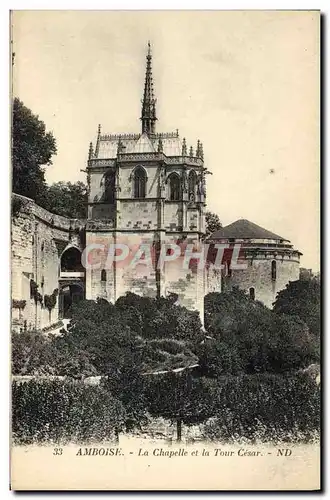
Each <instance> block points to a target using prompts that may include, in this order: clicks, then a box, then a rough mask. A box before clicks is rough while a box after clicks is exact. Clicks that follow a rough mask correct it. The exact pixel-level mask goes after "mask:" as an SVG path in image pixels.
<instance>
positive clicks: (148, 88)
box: [140, 41, 157, 135]
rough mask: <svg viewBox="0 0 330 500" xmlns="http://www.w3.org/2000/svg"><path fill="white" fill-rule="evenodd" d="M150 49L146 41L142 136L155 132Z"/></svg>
mask: <svg viewBox="0 0 330 500" xmlns="http://www.w3.org/2000/svg"><path fill="white" fill-rule="evenodd" d="M151 61H152V55H151V47H150V41H148V52H147V64H146V77H145V82H144V93H143V99H142V112H141V118H140V119H141V121H142V134H144V133H145V134H148V135H149V134H154V133H155V131H156V120H157V118H156V101H157V99H155V97H154V88H153V86H154V84H153V79H152V68H151Z"/></svg>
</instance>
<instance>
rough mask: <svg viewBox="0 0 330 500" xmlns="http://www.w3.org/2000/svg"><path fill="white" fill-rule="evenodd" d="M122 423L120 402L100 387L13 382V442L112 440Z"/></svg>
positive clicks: (51, 382)
mask: <svg viewBox="0 0 330 500" xmlns="http://www.w3.org/2000/svg"><path fill="white" fill-rule="evenodd" d="M124 424H125V410H124V408H123V405H122V404H121V403H120V401H118V400H117V399H115V398H114V397H113V396H111V395H110V393H109V392H108V391H106V390H104V389H103V388H102V387H95V386H94V387H91V386H87V385H84V384H83V383H81V382H62V381H61V382H60V381H47V382H45V381H44V382H37V381H35V380H31V381H30V382H26V383H19V382H13V386H12V436H13V440H14V442H15V443H18V444H32V443H40V442H53V443H65V442H84V443H86V442H89V441H95V440H96V441H98V442H100V441H104V440H111V439H113V438H114V437H115V436H116V435H117V433H118V432H119V431H120V430H122V428H123V426H124Z"/></svg>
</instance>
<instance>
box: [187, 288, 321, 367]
mask: <svg viewBox="0 0 330 500" xmlns="http://www.w3.org/2000/svg"><path fill="white" fill-rule="evenodd" d="M205 326H206V329H207V331H208V333H209V336H208V338H207V339H205V341H204V342H203V344H201V345H200V346H199V348H198V350H197V351H196V352H197V354H198V356H199V364H200V368H201V371H202V373H203V374H205V375H208V376H219V375H222V374H225V373H226V372H227V373H231V374H236V373H240V372H241V373H259V372H267V371H268V372H275V373H281V372H288V371H292V370H297V369H299V368H302V367H306V366H308V364H310V363H311V362H313V361H318V359H319V353H318V343H317V342H316V341H315V337H313V336H312V335H311V334H310V332H309V329H308V326H307V325H306V323H304V321H302V320H301V319H300V318H299V317H297V316H292V315H287V314H276V313H274V312H273V311H271V310H270V309H268V308H267V307H265V306H264V305H263V304H262V303H260V302H258V301H254V300H251V299H250V298H249V297H248V295H247V294H246V293H245V292H243V291H242V290H239V289H233V291H232V292H228V293H221V294H219V293H211V294H209V295H207V296H206V297H205Z"/></svg>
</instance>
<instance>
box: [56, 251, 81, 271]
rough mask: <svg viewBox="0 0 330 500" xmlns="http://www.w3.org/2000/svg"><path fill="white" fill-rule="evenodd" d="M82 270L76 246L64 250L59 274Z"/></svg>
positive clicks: (79, 253)
mask: <svg viewBox="0 0 330 500" xmlns="http://www.w3.org/2000/svg"><path fill="white" fill-rule="evenodd" d="M84 271H85V269H84V267H83V265H82V263H81V251H80V250H79V249H78V248H76V247H70V248H68V249H67V250H65V251H64V252H63V254H62V256H61V274H63V273H83V272H84Z"/></svg>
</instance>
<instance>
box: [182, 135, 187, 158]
mask: <svg viewBox="0 0 330 500" xmlns="http://www.w3.org/2000/svg"><path fill="white" fill-rule="evenodd" d="M181 155H182V156H187V143H186V138H185V137H184V138H183V139H182V151H181Z"/></svg>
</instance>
